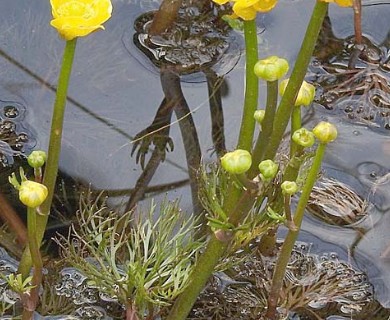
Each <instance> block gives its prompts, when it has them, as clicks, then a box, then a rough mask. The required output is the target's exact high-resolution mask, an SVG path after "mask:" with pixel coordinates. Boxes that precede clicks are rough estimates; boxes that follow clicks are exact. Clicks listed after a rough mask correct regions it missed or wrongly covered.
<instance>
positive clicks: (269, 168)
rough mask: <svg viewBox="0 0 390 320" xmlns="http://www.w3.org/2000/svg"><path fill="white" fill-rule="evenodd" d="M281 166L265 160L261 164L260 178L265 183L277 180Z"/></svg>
mask: <svg viewBox="0 0 390 320" xmlns="http://www.w3.org/2000/svg"><path fill="white" fill-rule="evenodd" d="M278 169H279V165H278V164H276V163H275V162H273V161H272V160H263V161H261V162H260V164H259V170H260V177H261V179H262V180H263V181H264V180H265V181H268V180H271V179H273V178H275V176H276V174H277V173H278Z"/></svg>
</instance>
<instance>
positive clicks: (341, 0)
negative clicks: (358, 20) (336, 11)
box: [336, 0, 353, 7]
mask: <svg viewBox="0 0 390 320" xmlns="http://www.w3.org/2000/svg"><path fill="white" fill-rule="evenodd" d="M336 3H337V4H338V5H339V6H340V7H352V5H353V0H336Z"/></svg>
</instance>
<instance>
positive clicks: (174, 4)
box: [149, 0, 182, 36]
mask: <svg viewBox="0 0 390 320" xmlns="http://www.w3.org/2000/svg"><path fill="white" fill-rule="evenodd" d="M181 3H182V0H163V1H162V3H161V5H160V8H159V9H158V11H157V12H156V14H155V16H154V18H153V22H152V25H151V26H150V29H149V34H150V35H151V36H157V35H160V34H162V33H163V32H164V31H166V30H167V29H169V28H170V27H171V25H172V24H173V22H174V21H175V20H176V17H177V14H178V11H179V9H180V6H181Z"/></svg>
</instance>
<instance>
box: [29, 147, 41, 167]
mask: <svg viewBox="0 0 390 320" xmlns="http://www.w3.org/2000/svg"><path fill="white" fill-rule="evenodd" d="M27 162H28V164H29V165H30V167H32V168H40V167H42V166H43V165H44V164H45V162H46V152H45V151H42V150H36V151H33V152H31V153H30V155H29V156H28V157H27Z"/></svg>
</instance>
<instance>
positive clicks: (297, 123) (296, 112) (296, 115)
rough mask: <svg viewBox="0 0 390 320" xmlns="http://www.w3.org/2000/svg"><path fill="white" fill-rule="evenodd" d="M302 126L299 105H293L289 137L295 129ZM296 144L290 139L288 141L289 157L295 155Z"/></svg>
mask: <svg viewBox="0 0 390 320" xmlns="http://www.w3.org/2000/svg"><path fill="white" fill-rule="evenodd" d="M301 127H302V120H301V107H300V106H298V107H294V109H293V112H292V115H291V137H292V135H293V134H294V132H295V131H297V130H298V129H300V128H301ZM297 147H298V145H297V144H296V143H295V142H294V141H293V140H292V139H291V142H290V158H291V159H292V157H293V156H294V155H295V153H296V150H297Z"/></svg>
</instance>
